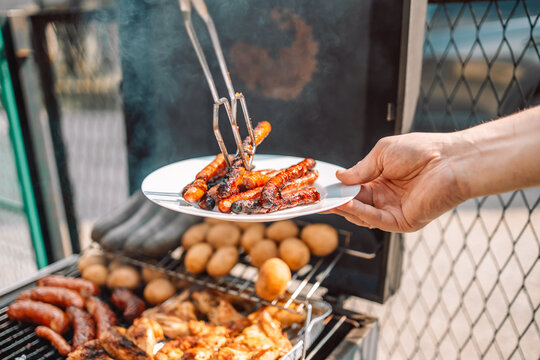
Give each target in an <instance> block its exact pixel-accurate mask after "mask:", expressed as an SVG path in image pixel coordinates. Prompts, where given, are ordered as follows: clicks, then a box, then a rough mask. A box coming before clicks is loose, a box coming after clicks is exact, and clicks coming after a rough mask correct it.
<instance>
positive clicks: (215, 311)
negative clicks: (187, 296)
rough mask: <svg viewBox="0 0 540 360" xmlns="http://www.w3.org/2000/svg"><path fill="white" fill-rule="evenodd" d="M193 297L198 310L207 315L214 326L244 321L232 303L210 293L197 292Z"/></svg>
mask: <svg viewBox="0 0 540 360" xmlns="http://www.w3.org/2000/svg"><path fill="white" fill-rule="evenodd" d="M191 297H192V298H193V300H194V302H195V306H196V307H197V310H199V311H200V312H201V313H202V314H204V315H206V316H207V317H208V320H209V321H210V323H211V324H213V325H229V324H232V323H234V322H236V321H240V320H242V319H244V317H243V316H242V315H240V313H239V312H238V311H236V309H235V308H234V306H232V305H231V303H230V302H228V301H227V300H224V299H219V298H218V296H217V295H214V294H212V293H210V292H209V291H195V292H194V293H193V294H192V295H191Z"/></svg>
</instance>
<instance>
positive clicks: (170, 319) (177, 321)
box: [142, 291, 197, 339]
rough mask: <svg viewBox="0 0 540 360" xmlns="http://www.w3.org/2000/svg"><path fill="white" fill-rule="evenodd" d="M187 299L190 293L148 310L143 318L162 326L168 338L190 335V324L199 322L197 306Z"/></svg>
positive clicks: (184, 293)
mask: <svg viewBox="0 0 540 360" xmlns="http://www.w3.org/2000/svg"><path fill="white" fill-rule="evenodd" d="M187 298H188V293H187V292H186V291H184V292H183V293H182V294H179V295H177V296H174V297H172V298H170V299H169V300H167V301H165V302H164V303H163V304H161V305H159V306H156V307H153V308H151V309H148V310H146V311H145V312H144V313H143V315H142V316H143V317H146V318H149V319H152V320H154V321H156V322H157V323H158V324H159V325H161V328H162V329H163V333H164V334H165V336H166V337H168V338H171V339H174V338H176V337H179V336H187V335H189V334H190V332H189V327H188V322H189V321H190V320H197V314H196V313H195V306H194V305H193V304H192V303H191V302H189V301H186V300H187Z"/></svg>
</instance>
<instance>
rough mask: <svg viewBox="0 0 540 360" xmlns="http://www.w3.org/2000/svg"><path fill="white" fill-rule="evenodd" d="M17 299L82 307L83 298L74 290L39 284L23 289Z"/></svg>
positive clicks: (65, 306) (64, 306)
mask: <svg viewBox="0 0 540 360" xmlns="http://www.w3.org/2000/svg"><path fill="white" fill-rule="evenodd" d="M17 300H35V301H41V302H44V303H48V304H52V305H56V306H60V307H63V308H67V307H68V306H76V307H78V308H83V307H84V298H83V297H82V296H81V295H80V294H79V293H78V292H76V291H73V290H70V289H64V288H58V287H49V286H40V287H37V288H33V289H30V290H25V291H23V292H22V293H21V294H20V295H19V297H18V298H17Z"/></svg>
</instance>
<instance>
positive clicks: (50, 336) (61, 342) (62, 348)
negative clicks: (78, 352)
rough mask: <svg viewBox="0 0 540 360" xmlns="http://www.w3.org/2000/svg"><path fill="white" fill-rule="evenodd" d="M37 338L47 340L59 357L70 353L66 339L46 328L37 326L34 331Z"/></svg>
mask: <svg viewBox="0 0 540 360" xmlns="http://www.w3.org/2000/svg"><path fill="white" fill-rule="evenodd" d="M34 332H35V333H36V335H37V336H39V337H40V338H44V339H47V340H49V342H50V343H51V344H52V346H54V347H55V348H56V350H58V352H59V353H60V355H63V356H66V355H67V354H69V353H70V352H71V346H69V344H68V343H67V341H66V339H64V338H63V337H62V335H60V334H59V333H57V332H56V331H54V330H53V329H51V328H49V327H46V326H38V327H37V328H36V330H34Z"/></svg>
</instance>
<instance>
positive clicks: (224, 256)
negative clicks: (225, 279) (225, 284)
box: [206, 246, 238, 276]
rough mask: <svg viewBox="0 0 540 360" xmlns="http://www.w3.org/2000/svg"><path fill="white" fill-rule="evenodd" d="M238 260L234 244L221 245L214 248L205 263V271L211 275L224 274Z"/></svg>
mask: <svg viewBox="0 0 540 360" xmlns="http://www.w3.org/2000/svg"><path fill="white" fill-rule="evenodd" d="M237 262H238V249H237V248H236V246H223V247H220V248H219V249H217V250H216V252H215V253H214V255H212V257H211V258H210V261H208V264H206V272H207V273H208V274H210V275H212V276H225V275H227V274H228V273H229V272H230V271H231V269H232V268H233V267H234V265H236V263H237Z"/></svg>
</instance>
